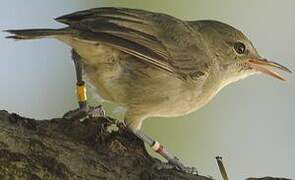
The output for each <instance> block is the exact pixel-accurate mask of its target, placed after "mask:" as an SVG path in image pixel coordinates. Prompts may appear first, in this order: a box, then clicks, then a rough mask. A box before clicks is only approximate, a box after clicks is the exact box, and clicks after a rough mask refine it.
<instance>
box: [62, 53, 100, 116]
mask: <svg viewBox="0 0 295 180" xmlns="http://www.w3.org/2000/svg"><path fill="white" fill-rule="evenodd" d="M72 59H73V61H74V65H75V71H76V78H77V83H76V96H77V99H78V103H79V108H78V109H76V110H73V111H70V112H68V113H66V114H65V115H64V118H66V119H71V118H80V119H81V120H84V119H85V118H87V117H88V116H91V117H99V116H105V111H104V109H103V108H102V106H101V105H100V106H97V107H90V106H88V104H87V95H86V85H85V81H83V65H82V60H81V59H82V58H81V56H80V55H79V54H78V53H77V52H76V51H75V50H72Z"/></svg>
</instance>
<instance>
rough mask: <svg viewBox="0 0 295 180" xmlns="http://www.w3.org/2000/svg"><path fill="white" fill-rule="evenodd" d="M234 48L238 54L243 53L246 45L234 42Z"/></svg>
mask: <svg viewBox="0 0 295 180" xmlns="http://www.w3.org/2000/svg"><path fill="white" fill-rule="evenodd" d="M234 48H235V51H236V52H237V53H238V54H244V53H245V52H246V46H245V44H243V43H241V42H237V43H235V44H234Z"/></svg>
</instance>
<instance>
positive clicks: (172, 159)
mask: <svg viewBox="0 0 295 180" xmlns="http://www.w3.org/2000/svg"><path fill="white" fill-rule="evenodd" d="M131 131H132V132H133V133H134V134H135V135H136V136H137V137H138V138H140V139H141V140H142V141H144V142H145V143H147V144H148V145H149V146H150V147H151V148H152V149H153V150H154V151H155V152H157V153H158V154H160V155H161V156H162V157H164V158H165V159H166V160H167V161H168V164H163V163H162V164H159V165H157V168H158V169H171V168H176V169H179V170H181V171H185V172H187V173H191V174H198V172H197V169H196V168H194V167H185V166H184V164H183V163H182V162H181V161H180V160H179V159H178V158H177V157H176V156H174V155H173V154H171V153H170V152H169V151H168V150H167V149H166V148H165V147H164V146H162V145H161V144H160V143H159V142H158V141H155V140H153V139H152V138H151V137H149V136H147V135H146V134H144V132H142V131H141V130H131Z"/></svg>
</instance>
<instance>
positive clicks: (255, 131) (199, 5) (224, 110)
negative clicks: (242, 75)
mask: <svg viewBox="0 0 295 180" xmlns="http://www.w3.org/2000/svg"><path fill="white" fill-rule="evenodd" d="M102 6H120V7H130V8H139V9H146V10H151V11H157V12H164V13H168V14H171V15H173V16H176V17H179V18H181V19H185V20H198V19H215V20H220V21H223V22H225V23H228V24H230V25H232V26H234V27H236V28H238V29H241V30H242V31H243V32H244V33H246V34H247V36H248V37H249V38H250V39H251V40H252V42H253V43H254V45H255V46H256V48H257V49H258V51H259V52H260V54H261V55H263V56H265V57H267V58H269V59H272V60H275V61H277V62H280V63H282V64H284V65H286V66H287V67H290V68H291V69H293V70H294V69H295V68H294V67H295V63H294V59H295V51H294V42H295V21H294V17H295V11H294V7H295V1H293V0H282V1H274V0H273V1H271V0H260V1H257V0H248V1H241V0H238V1H237V0H227V1H220V0H210V1H206V0H182V1H176V0H170V1H168V0H161V1H159V0H149V1H139V0H126V1H123V0H122V1H118V0H108V1H99V0H84V1H81V0H50V1H46V0H1V6H0V28H1V30H4V29H13V28H32V27H33V28H34V27H35V28H38V27H52V28H54V27H56V28H57V27H62V25H61V24H58V23H56V22H55V21H54V20H53V18H54V17H57V16H60V15H63V14H66V13H70V12H73V11H77V10H82V9H87V8H93V7H102ZM6 35H7V34H5V33H0V51H1V60H0V67H1V70H0V82H1V88H0V109H6V110H8V111H10V112H17V113H20V114H21V115H24V116H28V117H33V118H53V117H60V116H62V115H63V113H65V112H66V111H68V110H69V109H74V108H76V107H77V103H76V98H75V93H74V87H75V75H74V66H73V64H72V62H71V60H70V48H69V47H68V46H66V45H64V44H62V43H61V42H58V41H55V40H37V41H19V42H14V41H11V40H7V39H4V37H5V36H6ZM288 79H289V82H288V83H281V82H279V81H277V80H274V79H272V78H269V77H265V76H252V77H250V78H248V79H246V80H243V81H241V82H238V83H235V84H233V85H230V86H228V87H226V88H225V89H223V90H222V91H221V92H220V93H219V94H218V95H217V97H216V98H215V99H214V100H213V101H212V102H211V103H209V104H208V105H207V106H206V107H204V108H202V109H201V110H199V111H197V112H194V113H192V114H190V115H187V116H184V117H179V118H152V119H148V120H146V121H145V123H144V130H145V131H146V132H147V133H148V134H150V135H151V136H152V137H154V138H156V139H158V140H159V141H160V142H162V143H163V144H165V145H166V146H167V147H168V149H169V150H170V151H172V152H174V153H175V154H176V155H178V156H179V157H180V158H181V159H182V160H183V161H184V162H186V164H187V165H191V166H195V167H197V168H198V170H199V172H200V173H201V174H203V175H212V176H214V177H215V178H218V179H220V175H219V171H218V168H217V165H216V162H215V159H214V157H215V156H216V155H221V156H223V158H224V162H225V165H226V167H227V169H228V173H229V175H230V177H231V179H234V180H237V179H245V178H246V177H250V176H256V177H259V176H266V175H270V176H284V177H290V178H295V165H294V162H295V155H294V152H295V141H294V137H295V111H294V110H295V109H294V107H295V97H294V92H295V84H294V83H295V77H294V75H291V76H289V77H288ZM89 96H91V97H93V95H91V93H90V94H89ZM92 103H96V104H98V103H99V102H97V101H96V100H95V99H94V98H92ZM104 105H105V107H107V110H108V112H107V113H108V115H111V116H113V113H112V112H113V110H114V107H113V106H111V105H109V104H104ZM180 108H181V107H180ZM114 115H115V116H116V117H121V115H117V114H114Z"/></svg>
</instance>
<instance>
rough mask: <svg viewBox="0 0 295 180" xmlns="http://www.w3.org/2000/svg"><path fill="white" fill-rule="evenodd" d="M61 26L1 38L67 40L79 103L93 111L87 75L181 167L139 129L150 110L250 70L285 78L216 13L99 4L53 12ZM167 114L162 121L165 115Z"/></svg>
mask: <svg viewBox="0 0 295 180" xmlns="http://www.w3.org/2000/svg"><path fill="white" fill-rule="evenodd" d="M55 20H56V21H58V22H60V23H63V24H65V25H66V27H63V28H59V29H18V30H7V31H6V32H8V33H11V35H10V36H8V37H7V38H12V39H18V40H30V39H41V38H53V39H57V40H59V41H62V42H64V43H65V44H67V45H69V46H70V47H71V48H72V59H73V61H74V64H75V69H76V75H77V84H76V91H77V97H78V102H79V108H78V109H77V110H75V111H73V112H72V113H70V114H68V116H69V117H71V116H76V115H77V114H80V113H82V112H84V113H86V114H91V113H93V112H94V111H93V110H94V108H90V106H89V105H88V104H87V96H86V87H85V81H84V79H83V77H82V75H83V74H85V75H86V76H87V79H88V80H87V81H88V82H89V83H90V84H92V85H93V86H94V87H95V88H96V93H98V94H99V95H100V96H101V97H102V98H103V99H104V100H106V101H109V102H113V103H115V104H117V105H120V106H122V107H124V108H125V109H126V113H125V115H124V122H125V125H126V127H127V128H128V129H129V130H130V131H131V132H132V133H134V134H135V135H136V136H137V137H138V138H140V139H141V140H143V141H144V142H145V143H147V144H148V145H149V146H150V147H151V148H152V149H154V150H155V151H156V152H157V153H159V154H160V155H162V156H163V157H164V158H166V159H167V161H168V164H170V165H172V167H175V168H177V169H179V170H182V171H186V172H195V168H191V167H186V166H185V165H184V163H182V162H181V161H180V159H178V158H177V157H176V156H175V155H174V154H172V153H170V152H169V151H168V150H167V148H165V147H164V146H163V145H162V144H160V143H159V142H158V141H156V140H154V139H153V138H151V137H150V136H148V135H147V134H145V133H144V132H143V131H142V130H141V127H142V123H143V121H144V120H145V119H147V118H149V117H177V116H184V115H186V114H189V113H191V112H193V111H196V110H198V109H200V108H201V107H203V106H205V105H206V104H207V103H208V102H210V101H211V100H212V99H213V98H214V97H215V96H216V94H217V93H218V92H219V91H220V90H221V89H222V88H223V87H225V86H226V85H228V84H230V83H233V82H236V81H238V80H241V79H244V78H246V77H248V76H250V75H254V74H261V73H262V74H267V75H270V76H272V77H274V78H276V79H279V80H282V81H286V79H285V78H284V77H283V76H281V75H280V74H278V73H277V72H276V71H274V70H273V68H276V69H278V70H282V71H285V72H289V73H291V71H290V70H289V69H288V68H287V67H285V66H283V65H281V64H279V63H276V62H273V61H270V60H267V59H265V58H263V57H261V56H260V55H259V53H258V52H257V50H256V49H255V47H254V45H253V44H252V42H251V41H250V40H249V39H248V38H247V37H246V35H244V34H243V33H242V32H241V31H240V30H238V29H236V28H234V27H233V26H231V25H228V24H226V23H223V22H220V21H216V20H196V21H185V20H181V19H179V18H176V17H173V16H171V15H168V14H164V13H158V12H151V11H147V10H138V9H131V8H114V7H100V8H93V9H88V10H82V11H78V12H74V13H71V14H67V15H63V16H61V17H58V18H56V19H55ZM167 122H168V121H167Z"/></svg>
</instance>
